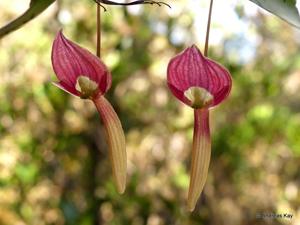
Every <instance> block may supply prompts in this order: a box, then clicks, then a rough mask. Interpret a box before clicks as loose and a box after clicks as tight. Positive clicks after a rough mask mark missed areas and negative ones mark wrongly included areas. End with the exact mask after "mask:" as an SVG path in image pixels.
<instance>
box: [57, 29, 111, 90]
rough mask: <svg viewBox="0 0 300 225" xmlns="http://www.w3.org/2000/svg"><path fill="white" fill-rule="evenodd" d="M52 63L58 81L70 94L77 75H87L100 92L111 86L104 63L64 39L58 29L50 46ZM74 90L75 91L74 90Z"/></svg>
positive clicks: (108, 73)
mask: <svg viewBox="0 0 300 225" xmlns="http://www.w3.org/2000/svg"><path fill="white" fill-rule="evenodd" d="M52 65H53V69H54V72H55V73H56V75H57V78H58V79H59V81H60V83H61V84H63V85H61V86H63V87H64V88H65V89H67V88H66V87H68V88H69V89H70V88H71V89H72V90H73V91H69V92H71V93H72V94H76V95H79V94H78V92H77V91H76V88H75V86H76V81H77V78H78V77H79V76H87V77H88V78H89V79H91V80H93V81H95V82H96V83H97V84H98V87H99V90H100V92H101V94H104V93H106V92H107V90H108V89H109V88H110V86H111V74H110V72H109V70H108V69H107V67H106V66H105V64H104V63H103V62H102V61H101V60H100V59H99V58H98V57H96V56H95V55H93V54H92V53H90V52H89V51H88V50H86V49H84V48H82V47H80V46H79V45H77V44H75V43H74V42H72V41H70V40H68V39H66V38H65V37H64V35H63V34H62V32H61V31H60V32H59V33H58V34H57V36H56V38H55V40H54V42H53V46H52ZM74 90H75V91H76V92H74Z"/></svg>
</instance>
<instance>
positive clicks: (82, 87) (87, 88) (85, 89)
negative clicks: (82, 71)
mask: <svg viewBox="0 0 300 225" xmlns="http://www.w3.org/2000/svg"><path fill="white" fill-rule="evenodd" d="M75 88H76V90H77V91H79V92H80V97H81V98H89V97H92V96H93V95H94V94H95V93H96V91H97V90H98V84H97V83H96V82H95V81H93V80H91V79H90V78H88V77H87V76H83V75H82V76H79V77H78V78H77V81H76V86H75Z"/></svg>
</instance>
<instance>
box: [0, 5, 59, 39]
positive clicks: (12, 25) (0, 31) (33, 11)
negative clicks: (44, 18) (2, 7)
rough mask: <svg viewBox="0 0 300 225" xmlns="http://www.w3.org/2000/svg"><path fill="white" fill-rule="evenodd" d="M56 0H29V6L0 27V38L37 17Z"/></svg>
mask: <svg viewBox="0 0 300 225" xmlns="http://www.w3.org/2000/svg"><path fill="white" fill-rule="evenodd" d="M55 1H56V0H31V1H30V5H29V8H28V9H27V10H26V11H25V12H24V13H23V14H22V15H21V16H19V17H18V18H16V19H14V20H13V21H11V22H9V23H8V24H7V25H5V26H3V27H1V28H0V39H1V38H2V37H4V36H5V35H7V34H9V33H10V32H12V31H14V30H17V29H18V28H20V27H21V26H22V25H24V24H25V23H27V22H29V21H30V20H32V19H34V18H35V17H37V16H38V15H39V14H40V13H41V12H43V11H44V10H45V9H47V8H48V7H49V6H50V5H51V4H52V3H53V2H55Z"/></svg>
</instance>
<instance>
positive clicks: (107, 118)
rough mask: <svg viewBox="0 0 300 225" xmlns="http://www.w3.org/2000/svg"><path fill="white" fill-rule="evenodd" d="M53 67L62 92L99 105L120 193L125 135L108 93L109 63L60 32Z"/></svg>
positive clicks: (56, 41)
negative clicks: (107, 64) (107, 98)
mask: <svg viewBox="0 0 300 225" xmlns="http://www.w3.org/2000/svg"><path fill="white" fill-rule="evenodd" d="M52 66H53V69H54V72H55V74H56V76H57V78H58V80H59V81H58V82H56V83H54V84H55V85H56V86H57V87H59V88H61V89H62V90H64V91H66V92H68V93H70V94H72V95H75V96H78V97H80V98H82V99H90V100H92V101H93V103H94V104H95V106H96V108H97V110H98V112H99V114H100V117H101V118H102V121H103V125H104V127H105V131H106V137H107V142H108V146H109V155H110V160H111V164H112V171H113V176H114V180H115V182H116V186H117V190H118V192H119V193H123V192H124V191H125V185H126V167H127V166H126V149H125V136H124V132H123V129H122V125H121V123H120V120H119V118H118V116H117V114H116V112H115V111H114V109H113V107H112V106H111V104H110V103H109V102H108V101H107V100H106V98H105V97H104V94H105V93H106V92H107V91H108V90H109V88H110V86H111V80H112V78H111V74H110V72H109V70H108V69H107V67H106V66H105V64H104V63H103V62H102V61H101V60H100V59H99V58H98V57H96V56H95V55H93V54H92V53H90V52H89V51H88V50H86V49H84V48H82V47H80V46H78V45H77V44H75V43H73V42H72V41H70V40H68V39H67V38H65V37H64V35H63V34H62V32H61V31H60V32H59V33H58V34H57V36H56V38H55V40H54V42H53V47H52Z"/></svg>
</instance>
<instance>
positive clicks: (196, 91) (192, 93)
mask: <svg viewBox="0 0 300 225" xmlns="http://www.w3.org/2000/svg"><path fill="white" fill-rule="evenodd" d="M184 96H185V97H186V98H187V99H188V100H190V101H191V106H192V107H193V108H196V109H199V108H203V107H205V106H208V105H210V104H211V103H212V102H213V100H214V96H212V94H211V93H209V92H208V91H207V90H206V89H204V88H201V87H190V88H189V89H187V90H186V91H185V92H184Z"/></svg>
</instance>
